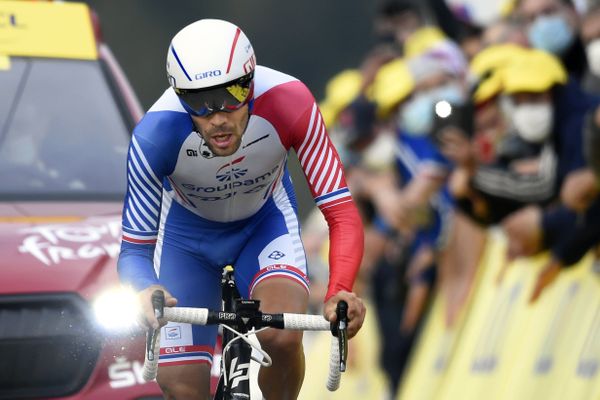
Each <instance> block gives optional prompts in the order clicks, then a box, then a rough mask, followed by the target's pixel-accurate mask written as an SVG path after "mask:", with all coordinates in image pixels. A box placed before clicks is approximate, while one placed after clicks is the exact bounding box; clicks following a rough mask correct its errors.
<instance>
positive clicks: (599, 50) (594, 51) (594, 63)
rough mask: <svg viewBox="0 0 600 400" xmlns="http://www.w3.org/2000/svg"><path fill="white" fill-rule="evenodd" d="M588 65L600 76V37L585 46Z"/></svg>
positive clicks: (593, 72)
mask: <svg viewBox="0 0 600 400" xmlns="http://www.w3.org/2000/svg"><path fill="white" fill-rule="evenodd" d="M585 54H586V56H587V61H588V65H589V67H590V71H591V72H592V74H594V75H596V76H600V39H594V40H592V41H591V42H590V43H588V45H587V46H586V47H585Z"/></svg>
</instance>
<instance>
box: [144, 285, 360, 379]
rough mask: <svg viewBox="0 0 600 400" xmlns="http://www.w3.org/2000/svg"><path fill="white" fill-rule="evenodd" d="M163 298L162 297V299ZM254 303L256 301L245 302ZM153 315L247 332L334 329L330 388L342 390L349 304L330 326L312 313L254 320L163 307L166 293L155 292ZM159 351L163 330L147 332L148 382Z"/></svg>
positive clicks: (233, 314) (343, 305) (258, 315)
mask: <svg viewBox="0 0 600 400" xmlns="http://www.w3.org/2000/svg"><path fill="white" fill-rule="evenodd" d="M155 295H156V296H155ZM161 295H162V297H161ZM243 301H244V302H250V303H251V302H253V300H243ZM152 305H153V308H154V315H155V316H156V317H157V318H160V319H162V320H166V321H170V322H181V323H189V324H196V325H215V324H223V325H228V326H241V325H242V324H243V325H245V326H246V327H247V328H248V329H252V328H254V329H260V328H265V327H269V328H276V329H287V330H302V331H327V330H331V331H332V333H333V334H334V336H333V337H332V339H331V354H330V359H329V376H328V378H327V389H328V390H330V391H335V390H337V388H338V387H339V383H340V380H341V372H343V371H345V370H346V357H347V353H348V337H347V331H346V329H347V326H348V317H347V309H348V305H347V304H346V303H345V302H343V301H341V302H340V303H338V306H337V310H336V312H337V315H338V320H337V322H336V323H330V322H329V321H327V320H326V319H325V318H324V317H323V316H322V315H309V314H292V313H281V314H264V313H261V312H260V311H257V312H256V314H255V316H256V317H255V318H247V316H246V315H244V318H242V315H240V314H241V313H237V312H226V311H213V310H209V309H207V308H192V307H164V294H163V292H162V291H159V290H157V291H155V292H154V293H153V294H152ZM159 349H160V329H156V330H155V329H152V328H150V329H148V334H147V340H146V356H145V359H144V367H143V370H142V372H143V377H144V379H145V380H146V381H151V380H153V379H155V378H156V373H157V370H158V357H156V356H155V355H156V354H157V352H158V351H159Z"/></svg>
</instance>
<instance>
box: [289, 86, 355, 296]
mask: <svg viewBox="0 0 600 400" xmlns="http://www.w3.org/2000/svg"><path fill="white" fill-rule="evenodd" d="M288 85H289V86H288V87H287V88H286V89H285V90H286V91H288V92H287V93H286V95H285V96H283V97H282V102H280V107H285V110H282V112H284V113H290V114H292V115H290V116H289V118H288V121H291V122H292V123H291V124H289V125H288V136H286V137H285V138H284V139H287V141H288V143H286V145H287V146H288V148H289V147H292V148H294V150H295V151H296V153H297V155H298V159H299V161H300V164H301V166H302V169H303V171H304V174H305V176H306V180H307V181H308V185H309V187H310V190H311V192H312V195H313V197H314V199H315V202H316V204H317V206H318V207H319V209H320V210H321V212H322V213H323V215H324V216H325V219H326V220H327V224H328V226H329V241H330V247H329V265H330V270H329V285H328V290H327V295H326V298H325V299H326V300H328V299H329V298H330V297H332V296H333V295H335V294H336V293H338V292H340V291H347V292H351V291H352V286H353V284H354V280H355V278H356V274H357V272H358V268H359V265H360V261H361V259H362V255H363V241H364V237H363V226H362V221H361V218H360V215H359V213H358V210H357V208H356V205H355V204H354V202H353V200H352V196H351V195H350V191H349V190H348V187H347V185H346V179H345V177H344V170H343V165H342V163H341V161H340V159H339V156H338V154H337V152H336V150H335V148H334V146H333V144H332V143H331V141H330V139H329V136H328V134H327V129H326V127H325V124H324V122H323V118H322V116H321V113H320V111H319V108H318V107H317V104H316V102H315V100H314V98H313V96H312V94H311V93H310V91H309V90H308V88H306V86H304V85H303V84H302V83H301V82H293V83H289V84H288Z"/></svg>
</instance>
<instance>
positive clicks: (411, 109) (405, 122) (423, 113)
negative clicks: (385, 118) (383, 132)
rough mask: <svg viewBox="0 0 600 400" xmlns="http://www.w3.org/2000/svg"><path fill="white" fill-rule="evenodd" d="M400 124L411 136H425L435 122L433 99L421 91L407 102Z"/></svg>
mask: <svg viewBox="0 0 600 400" xmlns="http://www.w3.org/2000/svg"><path fill="white" fill-rule="evenodd" d="M399 123H400V126H401V127H402V128H403V129H404V130H405V131H406V133H407V134H409V135H411V136H424V135H427V134H428V133H429V132H430V131H431V127H432V124H433V100H432V99H431V97H430V96H429V95H428V94H427V93H420V94H418V95H416V96H415V97H414V98H413V99H412V100H410V101H409V102H407V103H406V104H405V105H404V108H403V109H402V112H401V113H400V120H399Z"/></svg>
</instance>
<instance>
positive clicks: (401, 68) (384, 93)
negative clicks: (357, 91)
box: [371, 58, 415, 117]
mask: <svg viewBox="0 0 600 400" xmlns="http://www.w3.org/2000/svg"><path fill="white" fill-rule="evenodd" d="M414 87H415V82H414V79H413V77H412V75H411V73H410V71H409V69H408V66H407V64H406V62H405V61H404V60H403V59H400V58H399V59H396V60H394V61H390V62H389V63H387V64H384V65H383V66H382V67H381V68H379V71H377V75H375V80H374V82H373V86H372V92H371V93H372V95H373V99H374V100H375V102H376V103H377V114H378V116H380V117H385V116H387V115H388V114H389V113H390V112H391V111H392V110H393V109H394V107H395V106H397V105H398V103H400V102H401V101H402V100H404V99H405V98H406V97H407V96H408V95H410V93H411V92H412V91H413V89H414Z"/></svg>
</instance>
